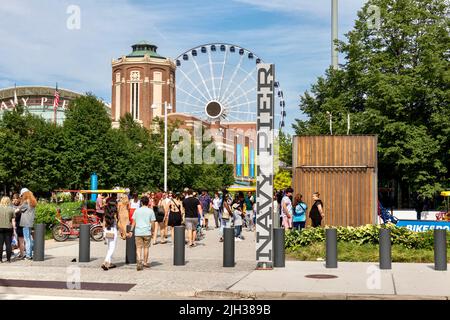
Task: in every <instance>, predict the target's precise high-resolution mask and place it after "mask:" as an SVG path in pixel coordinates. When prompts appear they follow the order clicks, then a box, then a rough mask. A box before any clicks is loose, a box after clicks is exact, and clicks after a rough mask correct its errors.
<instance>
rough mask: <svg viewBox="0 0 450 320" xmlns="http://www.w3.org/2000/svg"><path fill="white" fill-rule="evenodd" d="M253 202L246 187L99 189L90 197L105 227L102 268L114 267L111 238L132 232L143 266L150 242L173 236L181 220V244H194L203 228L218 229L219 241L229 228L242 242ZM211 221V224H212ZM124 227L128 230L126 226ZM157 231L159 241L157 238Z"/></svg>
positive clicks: (251, 225)
mask: <svg viewBox="0 0 450 320" xmlns="http://www.w3.org/2000/svg"><path fill="white" fill-rule="evenodd" d="M255 202H256V198H255V195H254V194H253V193H252V192H248V193H247V194H246V195H244V193H243V192H239V193H238V194H236V195H235V197H234V198H233V197H232V196H231V194H229V193H228V192H227V190H223V191H218V192H215V193H214V197H211V196H210V195H209V194H208V191H207V190H203V191H202V192H201V193H197V192H194V191H193V190H192V189H189V188H186V189H184V191H183V192H177V193H174V192H172V191H169V192H157V193H155V192H146V193H144V194H142V195H141V197H139V195H138V194H137V193H135V194H132V195H127V194H122V195H121V196H120V197H118V196H117V194H115V193H113V194H111V195H110V196H107V195H106V194H100V195H98V197H97V200H96V214H97V216H98V217H99V219H100V220H101V221H102V223H103V225H104V228H105V233H104V234H105V242H106V244H107V246H108V250H107V254H106V257H105V260H104V262H103V264H102V266H101V267H102V269H103V270H109V269H111V268H115V267H116V266H115V265H114V264H112V263H111V258H112V255H113V253H114V250H115V247H116V243H117V239H118V237H120V238H121V239H126V237H131V236H132V235H133V232H134V237H135V243H136V250H137V252H136V256H137V270H143V269H144V268H148V267H149V264H148V256H149V247H150V245H156V244H165V243H167V242H168V238H169V233H170V235H171V239H172V241H173V239H174V228H175V227H176V226H181V225H184V226H185V228H186V244H187V246H188V247H191V248H192V247H196V246H197V241H200V240H201V239H202V238H203V237H204V232H203V231H204V230H206V231H207V230H210V229H212V228H214V227H215V228H218V229H220V231H219V234H220V238H219V241H223V228H224V227H233V228H234V230H235V239H236V241H243V240H244V239H245V238H244V236H243V233H242V229H243V227H244V228H246V229H247V230H248V231H254V230H255V217H256V214H255V209H256V208H255ZM213 225H214V226H213ZM128 226H129V230H127V227H128ZM158 236H159V242H158Z"/></svg>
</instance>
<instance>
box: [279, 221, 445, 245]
mask: <svg viewBox="0 0 450 320" xmlns="http://www.w3.org/2000/svg"><path fill="white" fill-rule="evenodd" d="M325 228H328V227H325ZM325 228H306V229H303V230H302V231H301V232H300V231H298V230H291V231H289V232H287V233H286V236H285V248H286V249H287V250H288V251H296V250H298V249H300V248H301V247H305V246H308V245H310V244H311V243H316V242H323V241H325ZM381 228H387V229H390V230H391V242H392V244H395V245H401V246H403V247H405V248H408V249H433V245H434V237H433V231H432V230H431V231H428V232H413V231H410V230H409V229H407V228H405V227H396V226H395V225H393V224H388V225H372V224H368V225H365V226H361V227H336V229H337V240H338V242H339V241H341V242H350V243H355V244H359V245H361V244H365V243H369V244H378V242H379V235H380V229H381ZM447 243H448V245H450V232H447Z"/></svg>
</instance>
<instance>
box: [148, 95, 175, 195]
mask: <svg viewBox="0 0 450 320" xmlns="http://www.w3.org/2000/svg"><path fill="white" fill-rule="evenodd" d="M157 108H158V107H157V105H156V104H152V109H157ZM167 110H172V106H171V105H170V103H167V101H165V102H164V192H167Z"/></svg>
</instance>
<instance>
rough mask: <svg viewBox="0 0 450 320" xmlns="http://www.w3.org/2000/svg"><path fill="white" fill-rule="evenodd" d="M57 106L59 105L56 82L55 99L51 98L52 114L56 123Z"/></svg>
mask: <svg viewBox="0 0 450 320" xmlns="http://www.w3.org/2000/svg"><path fill="white" fill-rule="evenodd" d="M58 106H59V91H58V84H56V89H55V99H53V116H54V121H55V123H56V110H57V109H58Z"/></svg>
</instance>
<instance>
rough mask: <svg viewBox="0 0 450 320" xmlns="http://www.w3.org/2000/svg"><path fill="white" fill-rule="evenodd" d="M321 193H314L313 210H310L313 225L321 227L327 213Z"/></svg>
mask: <svg viewBox="0 0 450 320" xmlns="http://www.w3.org/2000/svg"><path fill="white" fill-rule="evenodd" d="M319 197H320V194H319V193H318V192H314V193H313V195H312V198H313V201H314V204H313V205H312V207H311V211H309V217H310V218H311V221H312V226H313V227H314V228H316V227H320V226H321V224H322V220H323V218H325V215H324V213H323V203H322V200H320V198H319Z"/></svg>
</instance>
